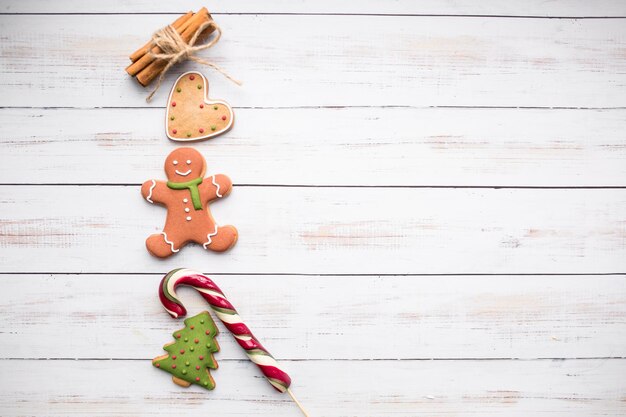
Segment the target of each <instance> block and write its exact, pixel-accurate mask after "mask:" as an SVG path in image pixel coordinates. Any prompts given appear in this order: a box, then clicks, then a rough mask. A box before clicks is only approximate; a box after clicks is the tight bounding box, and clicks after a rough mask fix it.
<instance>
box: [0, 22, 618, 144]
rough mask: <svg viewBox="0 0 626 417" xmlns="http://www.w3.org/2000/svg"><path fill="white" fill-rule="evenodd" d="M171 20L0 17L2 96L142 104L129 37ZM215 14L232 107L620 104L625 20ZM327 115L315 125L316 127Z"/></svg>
mask: <svg viewBox="0 0 626 417" xmlns="http://www.w3.org/2000/svg"><path fill="white" fill-rule="evenodd" d="M171 21H172V16H171V15H158V14H157V15H136V14H133V15H109V14H107V15H80V14H79V15H4V16H0V31H2V33H3V34H5V35H4V39H3V42H2V44H0V55H1V56H3V57H9V58H10V59H3V60H2V61H0V72H2V73H3V78H2V80H1V82H0V89H2V91H3V94H2V96H0V106H2V107H6V106H20V107H41V106H44V107H50V106H63V107H141V106H145V105H146V103H145V101H144V98H145V96H146V95H147V93H146V91H145V90H144V89H143V88H141V87H140V86H139V84H138V83H137V82H136V81H135V80H133V79H131V78H130V77H128V76H126V74H125V72H124V68H125V67H126V66H127V65H128V63H129V61H128V55H129V54H130V53H131V52H132V51H133V50H134V48H136V46H131V45H142V44H143V43H145V42H146V37H147V36H149V35H150V34H151V33H152V32H153V31H154V30H155V28H159V27H162V26H165V25H166V24H169V23H170V22H171ZM219 24H220V26H221V27H222V29H223V31H224V37H223V40H221V41H220V42H219V44H218V45H216V46H215V47H214V48H212V50H211V58H212V59H213V60H214V61H215V63H217V64H218V65H220V66H221V67H223V68H224V69H225V70H227V71H228V72H229V73H231V74H232V75H233V76H235V77H236V78H238V79H241V80H243V82H244V83H245V84H244V87H238V86H236V85H234V84H232V83H231V82H230V81H228V80H226V79H225V78H224V77H222V76H221V75H219V74H215V73H213V74H211V75H210V84H211V88H210V90H211V92H212V94H213V96H214V97H217V98H222V97H224V98H228V101H229V103H230V104H232V105H233V106H235V107H292V106H298V107H302V106H374V107H378V106H426V107H429V106H508V107H520V106H522V107H528V106H530V107H626V98H625V97H626V71H625V69H626V58H625V57H624V52H623V51H624V48H626V34H624V19H581V20H571V19H508V18H507V19H505V18H502V19H500V18H491V17H483V18H475V17H426V16H408V17H404V16H353V15H329V16H317V15H308V16H307V15H271V14H270V15H267V14H266V15H225V16H220V19H219ZM25 26H29V27H37V28H38V30H37V31H34V32H28V31H27V32H25V31H24V30H23V28H24V27H25ZM112 28H115V30H111V29H112ZM285 34H288V36H286V35H285ZM25 68H27V69H26V70H25ZM28 68H33V69H35V70H34V71H30V70H28ZM189 68H194V66H193V65H191V64H190V65H183V66H181V67H179V70H177V71H174V72H172V73H170V74H168V75H167V77H166V78H165V80H166V82H165V85H171V84H172V83H173V82H174V80H175V79H176V78H177V75H179V74H180V71H182V70H184V69H189ZM96 74H97V76H95V75H96ZM166 97H167V91H163V92H161V93H160V94H159V95H158V96H157V97H156V99H155V100H154V104H153V105H155V106H156V105H158V106H163V100H165V99H166ZM274 123H275V122H274ZM268 124H270V123H268ZM330 126H332V125H330ZM330 126H328V125H325V126H320V127H318V129H320V132H321V135H322V136H323V130H324V129H325V128H329V127H330ZM389 127H390V128H392V127H391V125H389Z"/></svg>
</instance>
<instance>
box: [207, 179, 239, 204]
mask: <svg viewBox="0 0 626 417" xmlns="http://www.w3.org/2000/svg"><path fill="white" fill-rule="evenodd" d="M201 187H202V188H203V191H204V193H203V195H202V197H203V199H205V201H212V200H215V199H216V198H221V197H225V196H227V195H228V194H229V193H230V191H231V190H232V188H233V182H232V181H231V180H230V178H228V177H227V176H226V175H222V174H215V175H211V176H210V177H206V178H205V179H204V181H202V185H201Z"/></svg>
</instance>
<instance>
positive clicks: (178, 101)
mask: <svg viewBox="0 0 626 417" xmlns="http://www.w3.org/2000/svg"><path fill="white" fill-rule="evenodd" d="M208 94H209V84H208V83H207V80H206V78H204V75H202V74H200V73H199V72H187V73H185V74H183V75H181V76H180V77H179V78H178V80H176V82H175V83H174V87H172V91H171V92H170V96H169V98H168V99H167V112H166V113H165V132H166V133H167V137H168V138H170V139H171V140H175V141H178V142H187V141H192V140H201V139H208V138H212V137H214V136H217V135H221V134H222V133H224V132H227V131H228V130H229V129H230V128H231V127H232V126H233V121H234V114H233V109H232V108H231V107H230V106H229V105H228V103H226V102H225V101H222V100H210V99H209V97H208Z"/></svg>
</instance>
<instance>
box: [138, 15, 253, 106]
mask: <svg viewBox="0 0 626 417" xmlns="http://www.w3.org/2000/svg"><path fill="white" fill-rule="evenodd" d="M209 26H213V27H214V28H215V31H216V32H217V35H216V36H215V37H214V38H213V39H211V40H210V41H209V42H207V43H205V44H202V45H198V46H196V45H195V44H196V41H197V40H198V37H200V34H201V33H202V32H204V30H205V29H207V28H208V27H209ZM221 37H222V30H221V29H220V27H219V26H218V25H217V24H216V23H215V22H214V21H212V20H211V21H208V22H205V23H203V24H202V25H200V27H198V30H196V33H194V35H193V37H192V38H191V39H190V40H189V43H186V42H185V41H184V40H183V38H181V37H180V35H179V34H178V32H177V31H176V29H174V28H173V27H172V26H166V27H164V28H163V29H161V30H158V31H157V32H155V33H154V35H152V40H151V41H150V47H149V48H148V51H150V52H148V53H149V54H150V55H152V56H153V57H154V58H156V59H163V60H165V61H167V65H165V68H163V71H161V75H159V79H158V81H157V85H156V87H155V88H154V90H152V92H151V93H150V95H149V96H148V97H147V98H146V101H148V102H149V101H150V100H151V99H152V96H154V93H156V92H157V90H158V89H159V87H160V86H161V82H162V81H163V77H165V73H167V71H168V70H169V69H170V68H171V67H172V66H173V65H174V64H176V63H177V62H180V61H184V60H186V59H188V60H191V61H194V62H197V63H198V64H202V65H207V66H209V67H211V68H213V69H214V70H216V71H217V72H219V73H220V74H222V75H223V76H224V77H226V78H228V79H229V80H230V81H232V82H234V83H235V84H237V85H241V81H239V80H236V79H234V78H233V77H231V76H230V75H229V74H228V73H227V72H226V71H224V70H223V69H221V68H220V67H219V66H217V65H216V64H214V63H213V62H210V61H207V60H205V59H202V58H198V57H197V56H196V55H195V54H196V53H197V52H199V51H203V50H205V49H209V48H211V47H212V46H213V45H215V44H216V43H217V42H218V41H219V40H220V38H221ZM154 46H158V47H159V48H161V51H163V53H160V54H158V53H157V54H155V53H153V52H151V50H152V48H153V47H154Z"/></svg>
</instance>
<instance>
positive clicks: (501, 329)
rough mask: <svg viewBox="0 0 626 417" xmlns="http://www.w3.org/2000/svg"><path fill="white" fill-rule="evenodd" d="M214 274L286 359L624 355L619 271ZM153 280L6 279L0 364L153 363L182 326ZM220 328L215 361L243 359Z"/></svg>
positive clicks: (625, 295) (193, 309)
mask: <svg viewBox="0 0 626 417" xmlns="http://www.w3.org/2000/svg"><path fill="white" fill-rule="evenodd" d="M212 278H213V279H214V280H215V282H216V283H217V284H218V285H219V286H221V288H222V290H223V291H224V292H225V293H226V295H227V297H229V299H230V300H231V301H232V303H233V304H234V305H235V306H236V307H237V309H238V310H239V312H240V314H241V315H242V317H243V318H244V320H245V321H246V323H247V324H248V325H249V326H250V327H251V328H252V330H253V331H254V333H255V334H256V335H257V336H258V337H259V338H260V339H261V341H262V342H263V344H264V345H265V346H266V347H267V348H268V349H269V350H270V351H271V352H272V353H273V354H274V355H275V356H276V357H279V358H282V359H285V358H286V359H297V360H307V359H308V360H312V359H314V360H321V359H333V360H338V359H430V358H435V359H463V358H468V357H469V358H584V357H611V356H613V357H615V356H619V357H623V356H626V350H625V349H626V348H625V346H624V338H625V337H626V276H623V275H622V276H527V277H523V278H521V277H518V276H471V277H467V276H437V277H403V276H385V277H373V276H322V277H318V276H316V277H299V276H282V275H281V276H253V275H234V276H223V275H218V276H212ZM160 279H161V277H160V275H8V276H7V275H5V276H1V277H0V280H1V281H2V285H3V287H4V288H5V291H6V293H7V294H16V295H19V296H17V297H11V296H10V297H8V298H7V299H6V300H5V302H4V303H2V305H0V317H2V318H3V320H2V321H0V345H2V346H3V350H2V351H1V352H0V357H2V358H72V359H74V358H91V359H95V358H98V359H111V358H123V359H146V358H150V357H154V356H158V355H159V354H160V352H161V346H163V344H165V343H167V342H169V341H170V338H171V336H170V335H171V333H172V332H173V331H174V330H176V329H178V328H180V327H182V323H181V322H180V321H176V320H172V319H171V318H170V317H169V315H167V314H166V312H165V311H164V310H163V308H162V307H161V304H160V302H159V301H158V298H157V295H156V294H157V285H158V283H159V280H160ZM179 295H180V296H181V299H182V300H183V303H184V304H185V306H186V307H187V309H188V311H189V314H190V315H193V314H196V313H197V312H199V311H202V310H205V309H207V305H206V303H205V302H204V300H203V299H202V298H201V297H199V296H198V295H196V294H195V293H194V291H193V290H191V289H186V288H183V289H180V290H179ZM218 324H221V323H218ZM219 327H220V330H221V336H220V337H219V343H220V346H221V347H222V350H221V352H220V354H219V356H220V358H221V359H243V358H244V356H243V354H242V351H241V349H240V348H239V346H238V345H236V344H235V342H234V341H233V338H232V337H231V336H230V334H229V333H228V331H227V330H226V329H225V328H224V327H223V326H221V325H220V326H219ZM92 329H97V331H92ZM61 334H62V335H63V340H64V341H63V343H59V340H60V339H59V336H60V335H61ZM120 340H124V343H119V341H120ZM400 341H401V343H400Z"/></svg>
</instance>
